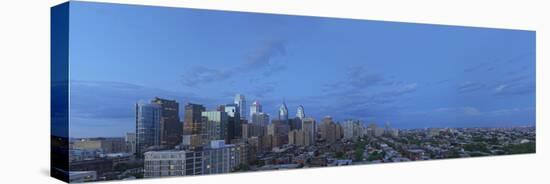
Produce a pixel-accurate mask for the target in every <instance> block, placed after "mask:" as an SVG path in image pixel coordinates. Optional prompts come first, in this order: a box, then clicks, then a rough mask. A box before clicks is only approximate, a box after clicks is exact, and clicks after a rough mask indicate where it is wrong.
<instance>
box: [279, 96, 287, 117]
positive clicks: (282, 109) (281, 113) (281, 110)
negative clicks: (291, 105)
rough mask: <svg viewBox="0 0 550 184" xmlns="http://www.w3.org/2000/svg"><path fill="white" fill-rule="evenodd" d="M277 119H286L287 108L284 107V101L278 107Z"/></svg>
mask: <svg viewBox="0 0 550 184" xmlns="http://www.w3.org/2000/svg"><path fill="white" fill-rule="evenodd" d="M279 120H281V121H288V108H287V107H286V103H285V102H284V101H283V104H281V106H280V107H279Z"/></svg>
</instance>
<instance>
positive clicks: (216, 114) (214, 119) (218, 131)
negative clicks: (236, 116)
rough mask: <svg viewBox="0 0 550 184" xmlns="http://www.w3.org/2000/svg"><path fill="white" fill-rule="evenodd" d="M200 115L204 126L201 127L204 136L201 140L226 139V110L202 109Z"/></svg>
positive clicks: (205, 141) (206, 141)
mask: <svg viewBox="0 0 550 184" xmlns="http://www.w3.org/2000/svg"><path fill="white" fill-rule="evenodd" d="M202 117H203V121H205V122H204V124H205V126H204V128H203V129H202V133H201V134H202V135H203V136H204V139H203V142H204V143H208V142H210V141H211V140H225V139H227V124H228V116H227V113H226V112H220V111H204V112H202Z"/></svg>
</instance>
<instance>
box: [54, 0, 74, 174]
mask: <svg viewBox="0 0 550 184" xmlns="http://www.w3.org/2000/svg"><path fill="white" fill-rule="evenodd" d="M69 9H70V5H69V2H65V3H63V4H60V5H57V6H54V7H52V8H51V10H50V26H51V27H50V52H51V53H50V54H51V55H50V62H51V66H50V67H51V69H50V72H51V74H50V79H51V81H50V85H51V86H50V90H51V91H50V92H51V93H50V108H51V110H50V118H51V119H50V123H51V127H50V133H51V135H50V141H51V142H50V175H51V176H52V177H54V178H56V179H59V180H61V181H64V182H69V181H70V180H69V12H70V11H69Z"/></svg>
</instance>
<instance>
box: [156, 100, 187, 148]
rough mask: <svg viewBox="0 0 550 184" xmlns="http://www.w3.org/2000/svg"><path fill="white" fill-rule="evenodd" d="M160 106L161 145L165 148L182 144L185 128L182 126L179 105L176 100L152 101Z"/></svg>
mask: <svg viewBox="0 0 550 184" xmlns="http://www.w3.org/2000/svg"><path fill="white" fill-rule="evenodd" d="M151 103H155V104H158V105H160V107H161V111H162V112H161V117H160V144H161V145H163V146H169V147H172V146H175V145H177V144H179V143H180V142H181V135H182V134H183V126H182V125H181V124H180V117H179V114H178V113H179V104H178V102H176V101H175V100H167V99H162V98H158V97H155V99H153V100H152V101H151Z"/></svg>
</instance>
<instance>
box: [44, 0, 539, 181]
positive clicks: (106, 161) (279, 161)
mask: <svg viewBox="0 0 550 184" xmlns="http://www.w3.org/2000/svg"><path fill="white" fill-rule="evenodd" d="M51 25H52V26H51V40H52V42H51V43H52V45H51V47H52V54H51V66H52V67H51V104H52V105H51V107H52V110H51V155H52V156H51V161H52V166H51V175H52V176H53V177H56V178H58V179H61V180H64V181H67V182H92V181H107V180H129V179H141V178H160V177H171V176H194V175H211V174H222V173H239V172H255V171H270V170H287V169H301V168H323V167H331V166H347V165H364V164H382V163H393V162H415V161H425V160H438V159H449V158H471V157H482V156H496V155H512V154H524V153H535V152H536V151H535V150H536V149H535V148H536V146H535V145H536V134H535V132H536V131H535V125H536V121H535V120H536V118H535V114H536V103H535V102H536V101H535V96H536V95H535V94H536V93H535V91H536V78H535V56H536V53H535V35H536V34H535V31H527V30H510V29H494V28H478V27H462V26H447V25H430V24H414V23H402V22H387V21H373V20H356V19H341V18H326V17H311V16H293V15H277V14H264V13H247V12H232V11H218V10H202V9H188V8H170V7H154V6H138V5H123V4H105V3H92V2H78V1H71V2H67V3H64V4H61V5H58V6H55V7H53V8H52V9H51ZM395 167H399V164H397V165H395ZM359 169H360V168H359Z"/></svg>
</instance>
